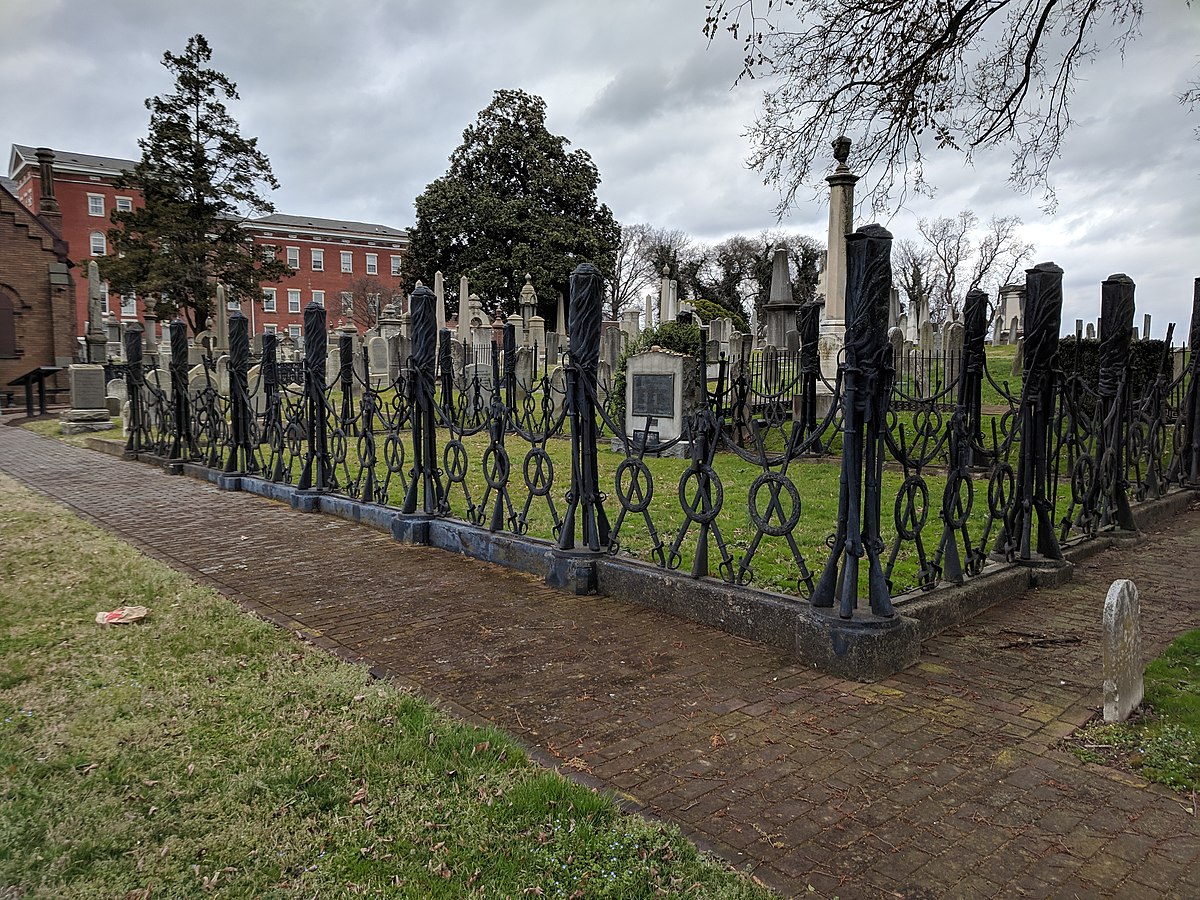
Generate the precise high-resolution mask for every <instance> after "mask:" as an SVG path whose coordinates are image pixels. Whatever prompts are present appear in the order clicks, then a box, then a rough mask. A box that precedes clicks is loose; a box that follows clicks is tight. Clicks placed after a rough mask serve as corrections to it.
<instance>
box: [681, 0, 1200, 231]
mask: <svg viewBox="0 0 1200 900" xmlns="http://www.w3.org/2000/svg"><path fill="white" fill-rule="evenodd" d="M1142 2H1143V0H871V2H858V3H855V2H847V0H785V2H783V3H780V2H776V0H757V2H756V0H709V2H708V4H707V10H708V18H707V20H706V23H705V33H706V34H708V35H709V37H710V38H712V37H714V36H716V35H717V34H718V33H719V32H720V31H722V30H725V31H728V32H729V33H731V34H732V35H733V36H734V37H735V38H738V39H740V40H742V42H743V48H744V51H745V58H744V67H743V71H742V74H743V75H744V76H750V77H753V76H755V75H758V74H765V75H769V76H772V81H771V83H770V87H769V88H768V89H767V91H766V92H765V94H764V100H763V108H762V112H761V115H760V117H759V118H758V120H757V122H756V123H755V125H754V126H753V128H752V129H751V135H752V138H753V140H754V143H755V145H756V149H755V151H754V154H753V156H752V158H751V162H752V164H753V165H755V166H756V167H757V168H759V169H760V170H762V171H763V172H765V173H766V175H767V177H768V179H769V180H771V181H773V182H774V183H775V184H777V185H778V186H779V188H780V189H781V191H782V200H781V201H780V207H779V209H780V212H782V211H783V210H785V209H787V208H788V207H790V206H791V205H793V203H795V201H796V199H797V192H798V191H800V189H801V188H802V187H804V186H805V185H807V184H809V183H810V182H812V181H815V180H816V179H814V177H813V176H814V175H820V174H823V168H824V165H825V162H826V160H827V158H828V155H829V146H830V142H831V141H832V140H833V138H834V137H836V136H837V135H838V134H839V133H845V134H848V135H851V136H853V137H854V138H855V144H854V156H855V159H856V168H857V169H858V170H859V171H869V172H871V176H870V177H871V178H872V181H871V182H870V183H868V185H867V186H868V188H869V191H870V195H871V198H872V200H873V203H874V205H875V206H876V207H882V206H886V205H891V204H892V203H893V201H894V200H895V199H896V196H895V195H896V192H897V191H899V192H900V194H901V199H902V195H903V193H904V192H905V191H906V190H908V189H913V190H916V191H918V192H922V191H924V192H927V191H928V189H929V185H928V184H927V183H926V181H925V179H924V171H923V165H924V162H925V159H926V156H927V154H928V152H929V151H930V149H942V148H952V149H954V150H958V151H960V152H962V153H963V154H965V155H966V157H967V158H968V159H969V158H970V157H971V155H972V154H973V153H975V152H977V151H980V150H984V149H987V148H992V147H999V146H1004V147H1008V148H1010V149H1011V151H1012V154H1013V164H1012V169H1011V176H1010V180H1011V182H1012V184H1013V186H1014V187H1015V188H1017V189H1019V190H1031V189H1033V190H1037V189H1043V190H1045V191H1046V192H1047V195H1046V196H1047V199H1048V200H1050V201H1051V202H1052V200H1053V194H1052V192H1051V191H1050V189H1049V182H1048V174H1049V169H1050V165H1051V163H1052V162H1053V161H1054V160H1055V159H1056V158H1057V157H1058V155H1059V152H1060V147H1061V144H1062V141H1063V137H1064V135H1065V134H1066V132H1067V130H1068V129H1069V128H1070V126H1071V121H1072V120H1071V115H1070V100H1071V96H1072V93H1073V91H1074V87H1075V83H1076V80H1077V79H1078V77H1079V74H1080V67H1081V65H1082V64H1083V63H1085V62H1086V61H1088V60H1089V59H1091V58H1092V57H1094V56H1096V55H1097V54H1099V53H1101V52H1117V53H1119V52H1122V51H1123V49H1124V46H1125V45H1126V43H1127V42H1128V41H1130V40H1131V39H1133V38H1134V37H1136V35H1137V33H1138V24H1139V22H1140V20H1141V15H1142ZM1176 2H1178V0H1176ZM1189 2H1190V0H1189ZM1197 91H1200V88H1197V87H1196V86H1194V85H1193V87H1192V88H1191V89H1190V90H1189V91H1188V92H1186V93H1185V94H1184V95H1183V96H1182V97H1181V98H1180V99H1181V100H1183V101H1184V102H1185V103H1194V102H1195V101H1196V100H1197Z"/></svg>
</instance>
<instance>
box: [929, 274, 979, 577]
mask: <svg viewBox="0 0 1200 900" xmlns="http://www.w3.org/2000/svg"><path fill="white" fill-rule="evenodd" d="M987 302H988V296H987V294H986V293H984V292H983V291H981V290H971V291H968V292H967V297H966V302H965V304H964V306H963V348H962V357H961V359H960V362H959V370H958V399H957V401H956V403H955V406H954V415H953V418H952V419H951V422H950V454H949V461H950V466H949V470H948V471H947V473H946V487H945V490H944V491H943V492H942V508H941V513H940V515H941V519H942V538H941V541H940V543H939V545H938V547H939V551H940V553H939V557H940V559H941V570H942V572H941V574H942V578H943V579H944V580H945V581H948V582H950V583H951V584H962V583H963V582H964V581H965V580H966V577H967V574H968V573H972V574H974V572H975V571H976V570H977V569H978V568H979V567H980V566H981V565H982V561H983V560H982V557H983V554H982V553H980V551H979V550H978V549H977V548H976V547H974V546H973V545H972V542H971V540H970V533H969V530H968V522H969V520H970V515H971V508H972V505H973V503H974V490H975V488H974V484H973V482H972V480H971V468H972V467H974V466H979V465H981V464H982V463H983V462H984V460H985V454H984V449H983V433H982V424H981V420H982V402H981V401H982V381H983V365H984V354H985V351H984V341H985V339H986V337H987ZM947 362H949V358H948V357H947ZM960 535H961V536H962V551H963V552H960V550H959V536H960ZM964 553H965V560H964Z"/></svg>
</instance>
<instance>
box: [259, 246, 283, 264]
mask: <svg viewBox="0 0 1200 900" xmlns="http://www.w3.org/2000/svg"><path fill="white" fill-rule="evenodd" d="M278 251H279V248H278V247H276V246H275V245H274V244H263V245H262V255H263V260H264V261H266V262H272V261H273V260H274V259H275V254H276V253H277V252H278Z"/></svg>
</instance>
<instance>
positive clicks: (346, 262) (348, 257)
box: [342, 250, 354, 272]
mask: <svg viewBox="0 0 1200 900" xmlns="http://www.w3.org/2000/svg"><path fill="white" fill-rule="evenodd" d="M342 271H343V272H353V271H354V254H353V253H352V252H350V251H349V250H343V251H342Z"/></svg>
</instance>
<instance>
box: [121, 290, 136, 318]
mask: <svg viewBox="0 0 1200 900" xmlns="http://www.w3.org/2000/svg"><path fill="white" fill-rule="evenodd" d="M121 317H122V318H134V319H136V318H137V294H122V295H121Z"/></svg>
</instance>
